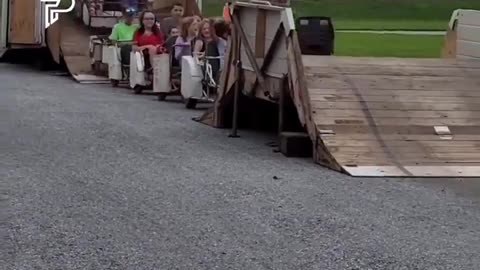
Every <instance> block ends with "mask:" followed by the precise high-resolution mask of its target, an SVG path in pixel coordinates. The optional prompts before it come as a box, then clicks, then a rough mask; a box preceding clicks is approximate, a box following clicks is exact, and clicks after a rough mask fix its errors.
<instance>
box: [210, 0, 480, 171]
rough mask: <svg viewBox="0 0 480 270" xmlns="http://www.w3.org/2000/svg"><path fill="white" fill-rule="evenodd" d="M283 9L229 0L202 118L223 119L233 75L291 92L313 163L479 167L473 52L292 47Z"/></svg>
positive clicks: (252, 91) (249, 86) (344, 167)
mask: <svg viewBox="0 0 480 270" xmlns="http://www.w3.org/2000/svg"><path fill="white" fill-rule="evenodd" d="M291 17H292V16H291V13H290V12H289V11H288V10H286V9H284V8H281V7H277V6H271V5H258V4H251V3H236V5H235V7H234V10H233V14H232V19H233V23H234V26H235V27H234V30H235V31H234V32H233V35H232V38H231V42H230V46H229V50H228V53H227V58H226V60H225V63H226V66H225V70H224V72H223V74H222V79H221V82H220V89H219V95H218V97H219V98H218V99H217V101H216V103H215V106H214V108H213V109H212V110H211V111H209V112H208V113H207V114H206V115H205V116H204V119H205V121H204V122H205V123H209V124H211V125H213V126H216V127H222V126H224V122H225V117H226V116H225V115H226V113H225V112H226V111H228V110H227V109H226V108H227V107H228V106H229V105H231V104H232V100H233V98H232V96H233V95H232V93H233V92H234V91H233V90H234V89H235V87H234V86H235V85H236V83H237V82H238V83H239V85H240V86H241V87H242V94H243V95H245V96H249V97H251V98H257V99H263V100H265V101H269V102H271V103H280V104H281V102H279V101H280V100H282V98H281V97H282V96H286V97H287V98H290V99H291V100H292V101H293V104H294V106H295V108H296V112H297V116H295V117H298V120H299V122H300V123H301V125H302V126H303V127H304V129H305V131H306V132H308V135H309V137H310V138H311V140H312V145H313V158H314V161H315V162H316V163H318V164H321V165H324V166H326V167H329V168H331V169H334V170H338V171H342V172H345V173H348V174H350V175H353V176H402V177H480V61H478V60H475V59H463V60H459V59H400V58H359V57H335V56H309V55H302V54H301V51H300V46H299V43H298V38H297V33H296V31H295V30H294V29H293V23H292V18H291ZM237 60H241V63H242V66H241V68H240V73H241V76H238V74H237V75H236V72H237V68H236V63H237ZM284 67H287V68H286V69H284ZM282 74H286V75H287V78H288V85H287V86H286V87H283V86H284V85H285V83H284V80H283V77H282ZM282 88H283V89H285V88H286V89H288V90H287V91H286V92H287V93H286V94H282V91H281V90H282ZM279 97H280V98H279ZM259 104H261V103H259ZM280 111H282V106H280ZM272 121H277V119H272ZM280 126H281V125H280Z"/></svg>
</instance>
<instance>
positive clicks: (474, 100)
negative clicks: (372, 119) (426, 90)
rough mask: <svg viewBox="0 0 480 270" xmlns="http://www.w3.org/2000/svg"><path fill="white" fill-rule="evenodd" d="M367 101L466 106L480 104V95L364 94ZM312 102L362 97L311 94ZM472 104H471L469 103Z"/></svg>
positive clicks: (353, 99) (350, 99) (355, 99)
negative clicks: (448, 103) (449, 103)
mask: <svg viewBox="0 0 480 270" xmlns="http://www.w3.org/2000/svg"><path fill="white" fill-rule="evenodd" d="M362 96H363V101H365V102H382V101H385V102H392V101H397V102H405V103H407V102H418V103H431V102H435V103H436V102H441V103H446V102H449V101H450V102H452V103H464V104H465V108H470V106H475V105H474V104H480V97H431V96H427V95H423V96H420V95H419V96H404V95H382V96H379V95H378V96H371V95H362ZM310 97H311V100H312V102H317V101H343V102H344V101H356V102H360V99H359V98H358V97H357V96H355V95H335V94H325V95H323V94H310ZM469 104H470V105H469Z"/></svg>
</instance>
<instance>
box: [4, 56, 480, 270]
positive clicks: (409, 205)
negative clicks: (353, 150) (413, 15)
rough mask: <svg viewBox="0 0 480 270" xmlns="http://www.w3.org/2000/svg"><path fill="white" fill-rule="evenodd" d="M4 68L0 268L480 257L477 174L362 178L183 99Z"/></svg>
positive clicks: (407, 264)
mask: <svg viewBox="0 0 480 270" xmlns="http://www.w3.org/2000/svg"><path fill="white" fill-rule="evenodd" d="M0 81H1V82H2V83H1V84H0V153H1V155H0V179H1V180H2V181H1V183H0V184H1V189H0V195H1V200H0V203H1V208H0V209H1V212H0V214H1V215H0V218H1V223H0V236H1V237H2V238H1V239H2V245H1V251H2V253H1V255H2V256H1V257H0V258H1V260H2V261H0V269H8V270H10V269H48V270H53V269H62V270H63V269H248V270H252V269H289V270H291V269H322V270H323V269H455V270H459V269H462V270H463V269H472V270H478V269H480V256H479V254H480V226H479V224H480V200H479V198H480V192H478V187H479V185H478V182H479V180H478V179H477V180H463V181H462V180H461V179H455V180H448V181H447V180H438V181H437V180H429V181H428V182H427V181H422V180H415V181H413V180H408V179H386V178H375V179H366V178H350V177H348V176H345V175H342V174H339V173H336V172H333V171H330V170H327V169H324V168H322V167H320V166H317V165H315V164H313V162H312V161H311V160H310V159H288V158H285V157H284V156H282V155H281V154H277V153H273V152H272V149H271V148H269V147H267V146H266V145H265V143H267V142H269V141H271V140H272V138H270V137H269V136H268V135H261V134H256V133H252V132H246V131H241V135H242V137H241V138H239V139H231V138H228V137H227V136H226V134H227V133H228V131H226V130H219V129H213V128H210V127H208V126H205V125H201V124H198V123H196V122H193V121H192V120H191V117H193V116H196V115H198V114H199V112H198V111H188V110H186V109H184V107H183V105H181V104H178V103H177V102H163V103H161V102H158V101H156V100H155V98H154V97H153V96H134V95H132V94H130V93H129V92H128V91H127V90H124V89H113V88H111V87H109V86H107V85H103V86H102V85H100V86H99V85H80V84H76V83H74V82H72V81H71V80H70V79H69V78H67V77H58V76H52V75H49V74H45V73H38V72H34V71H32V70H29V69H27V68H25V67H16V66H10V65H4V64H0ZM472 190H473V191H472ZM467 191H468V192H467Z"/></svg>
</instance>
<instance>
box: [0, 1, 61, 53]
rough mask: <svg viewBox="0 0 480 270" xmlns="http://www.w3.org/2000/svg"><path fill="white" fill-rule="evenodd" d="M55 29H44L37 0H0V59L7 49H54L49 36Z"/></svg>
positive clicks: (40, 7) (43, 11) (43, 13)
mask: <svg viewBox="0 0 480 270" xmlns="http://www.w3.org/2000/svg"><path fill="white" fill-rule="evenodd" d="M56 30H57V29H55V28H51V29H45V10H44V8H43V3H42V2H40V1H37V0H17V1H10V0H0V57H1V56H2V55H3V53H5V52H6V51H7V50H8V49H37V48H47V47H50V46H51V47H55V46H58V44H54V42H53V41H52V40H50V39H49V38H50V36H52V35H55V34H56V33H55V31H56Z"/></svg>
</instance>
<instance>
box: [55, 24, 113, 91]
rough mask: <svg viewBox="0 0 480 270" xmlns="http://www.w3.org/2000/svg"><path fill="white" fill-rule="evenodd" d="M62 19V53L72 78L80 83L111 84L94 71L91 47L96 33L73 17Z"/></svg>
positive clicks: (106, 78)
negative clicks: (91, 41)
mask: <svg viewBox="0 0 480 270" xmlns="http://www.w3.org/2000/svg"><path fill="white" fill-rule="evenodd" d="M60 18H61V21H60V23H59V24H58V25H59V26H60V51H61V55H62V56H63V60H64V61H65V64H66V66H67V68H68V71H69V72H70V74H71V75H72V77H73V78H74V79H75V80H76V81H77V82H80V83H110V81H109V79H108V77H104V76H96V75H95V74H94V73H93V70H92V62H91V58H90V47H89V46H90V36H91V35H95V33H93V32H92V31H90V30H89V29H88V28H87V27H86V26H84V25H83V24H82V23H81V22H80V21H76V20H75V19H74V17H73V16H70V15H63V16H61V17H60Z"/></svg>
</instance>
